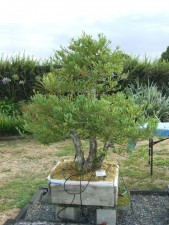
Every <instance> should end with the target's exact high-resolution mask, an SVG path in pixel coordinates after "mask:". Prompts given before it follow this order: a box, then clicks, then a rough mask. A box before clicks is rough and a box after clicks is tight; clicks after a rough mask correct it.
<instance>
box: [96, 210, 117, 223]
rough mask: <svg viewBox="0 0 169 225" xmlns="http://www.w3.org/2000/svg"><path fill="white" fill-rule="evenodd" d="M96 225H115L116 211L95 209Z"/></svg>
mask: <svg viewBox="0 0 169 225" xmlns="http://www.w3.org/2000/svg"><path fill="white" fill-rule="evenodd" d="M96 219H97V224H106V225H116V210H114V209H97V210H96Z"/></svg>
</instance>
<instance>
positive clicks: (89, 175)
mask: <svg viewBox="0 0 169 225" xmlns="http://www.w3.org/2000/svg"><path fill="white" fill-rule="evenodd" d="M96 170H97V169H96ZM96 170H92V171H89V172H86V173H84V172H83V171H82V172H80V171H78V170H77V169H76V168H75V163H74V161H63V162H61V163H59V164H58V165H57V167H56V168H55V169H54V170H53V171H52V173H51V177H52V179H58V180H65V179H69V180H77V181H80V180H83V181H113V180H114V177H115V174H116V171H117V164H115V163H114V162H110V161H104V162H103V165H102V166H101V168H99V169H98V170H105V171H106V176H105V177H97V176H96ZM81 176H82V177H81Z"/></svg>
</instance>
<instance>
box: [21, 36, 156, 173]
mask: <svg viewBox="0 0 169 225" xmlns="http://www.w3.org/2000/svg"><path fill="white" fill-rule="evenodd" d="M53 61H54V63H55V64H58V65H61V67H60V69H55V70H54V71H52V72H51V73H49V74H46V75H45V76H44V77H43V80H42V83H41V85H42V87H43V89H44V94H38V93H37V94H35V96H34V97H32V99H31V103H30V104H29V105H27V106H25V108H24V111H25V114H24V118H25V120H26V124H25V129H26V130H28V131H30V132H32V133H33V134H34V136H35V137H36V138H37V139H38V140H40V141H41V142H43V143H52V142H56V141H58V140H63V139H65V138H67V137H70V138H71V139H72V140H73V143H74V147H75V164H76V167H77V168H78V169H82V168H83V170H91V169H93V168H94V167H99V166H100V165H101V164H102V162H103V160H104V158H105V156H106V155H107V152H108V149H109V147H110V145H111V142H113V143H118V144H124V143H127V142H128V138H129V137H130V138H131V139H132V140H137V139H138V138H143V137H147V138H148V137H149V136H150V135H151V133H152V130H153V129H154V128H155V121H154V120H153V119H146V118H145V117H144V115H143V114H142V106H141V105H139V106H138V105H136V104H135V102H134V100H133V99H132V98H126V97H125V95H124V94H123V93H120V92H119V93H118V92H117V93H116V94H111V95H107V93H113V92H114V91H115V90H117V88H118V82H119V81H120V80H122V79H124V78H125V75H124V74H123V73H122V71H123V55H122V54H121V52H120V51H119V50H118V49H116V50H115V51H114V52H112V51H111V48H110V41H108V40H107V39H106V37H105V36H104V35H102V34H99V35H98V40H95V39H93V38H92V36H90V35H87V34H85V33H83V35H82V36H81V37H80V38H78V39H77V40H75V39H72V40H71V41H70V44H69V46H68V47H67V48H64V47H61V50H58V51H56V52H55V57H54V58H53ZM115 74H116V75H115ZM146 122H147V124H148V126H147V127H146V128H145V129H141V127H142V128H143V126H144V124H145V123H146ZM83 138H88V139H89V154H88V156H87V157H86V158H85V157H84V152H83V146H82V142H81V140H82V139H83ZM98 140H100V141H101V143H103V146H102V147H100V146H98Z"/></svg>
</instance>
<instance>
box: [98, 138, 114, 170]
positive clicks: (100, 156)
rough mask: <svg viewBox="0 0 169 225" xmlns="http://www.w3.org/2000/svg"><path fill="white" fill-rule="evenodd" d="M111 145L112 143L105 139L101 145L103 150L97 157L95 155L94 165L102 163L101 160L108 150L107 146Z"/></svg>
mask: <svg viewBox="0 0 169 225" xmlns="http://www.w3.org/2000/svg"><path fill="white" fill-rule="evenodd" d="M111 145H112V143H111V142H110V141H106V142H105V143H104V146H103V151H102V154H100V155H99V156H98V157H97V163H96V166H97V167H100V166H101V165H102V163H103V160H104V159H105V157H106V155H107V152H108V149H109V147H110V146H111Z"/></svg>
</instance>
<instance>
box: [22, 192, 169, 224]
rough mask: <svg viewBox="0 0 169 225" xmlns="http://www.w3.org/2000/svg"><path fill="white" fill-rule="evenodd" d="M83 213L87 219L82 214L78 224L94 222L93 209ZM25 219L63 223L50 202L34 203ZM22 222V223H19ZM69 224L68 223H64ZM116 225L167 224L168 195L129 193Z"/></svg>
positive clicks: (168, 218) (168, 216)
mask: <svg viewBox="0 0 169 225" xmlns="http://www.w3.org/2000/svg"><path fill="white" fill-rule="evenodd" d="M84 214H85V215H87V217H88V219H89V220H90V223H89V221H87V219H86V218H85V217H84V216H82V217H81V218H79V219H78V221H76V222H80V224H83V223H88V224H94V222H95V216H94V215H95V213H94V211H91V210H89V211H87V210H86V209H84ZM25 219H26V220H25V221H32V222H29V224H30V225H31V224H32V225H33V224H35V221H48V222H43V223H40V224H55V225H56V224H65V223H59V222H57V219H56V218H55V209H54V205H52V204H41V203H40V202H38V203H36V204H34V207H33V208H32V209H31V211H30V212H29V213H28V214H27V216H26V218H25ZM33 221H34V223H33ZM21 224H24V223H21ZM37 224H38V223H37ZM66 224H67V225H68V224H71V222H70V223H66ZM116 224H117V225H169V196H168V195H164V196H160V195H140V194H137V195H131V204H130V207H127V208H125V209H118V210H117V223H116Z"/></svg>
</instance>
